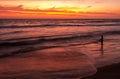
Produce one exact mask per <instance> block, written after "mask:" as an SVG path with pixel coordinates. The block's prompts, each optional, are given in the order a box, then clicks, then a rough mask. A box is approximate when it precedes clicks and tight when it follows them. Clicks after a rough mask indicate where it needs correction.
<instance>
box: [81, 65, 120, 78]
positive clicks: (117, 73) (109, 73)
mask: <svg viewBox="0 0 120 79" xmlns="http://www.w3.org/2000/svg"><path fill="white" fill-rule="evenodd" d="M115 78H117V79H120V63H116V64H112V65H108V66H104V67H100V68H98V71H97V72H96V74H94V75H92V76H89V77H84V78H82V79H115Z"/></svg>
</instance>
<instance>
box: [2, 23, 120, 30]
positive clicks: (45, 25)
mask: <svg viewBox="0 0 120 79" xmlns="http://www.w3.org/2000/svg"><path fill="white" fill-rule="evenodd" d="M54 26H64V27H65V26H69V27H70V26H120V24H43V25H24V26H19V25H18V26H14V25H13V26H0V29H4V28H38V27H40V28H41V27H54Z"/></svg>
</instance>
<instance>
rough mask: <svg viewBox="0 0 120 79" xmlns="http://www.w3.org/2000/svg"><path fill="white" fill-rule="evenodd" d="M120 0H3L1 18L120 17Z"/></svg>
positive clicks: (0, 8)
mask: <svg viewBox="0 0 120 79" xmlns="http://www.w3.org/2000/svg"><path fill="white" fill-rule="evenodd" d="M119 3H120V0H109V1H101V0H94V1H93V0H54V1H53V0H34V1H32V0H26V1H23V0H21V1H17V0H9V1H8V0H1V1H0V18H120V7H119Z"/></svg>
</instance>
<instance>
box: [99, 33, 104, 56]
mask: <svg viewBox="0 0 120 79" xmlns="http://www.w3.org/2000/svg"><path fill="white" fill-rule="evenodd" d="M100 42H101V56H103V55H104V50H103V46H104V37H103V35H101V39H100Z"/></svg>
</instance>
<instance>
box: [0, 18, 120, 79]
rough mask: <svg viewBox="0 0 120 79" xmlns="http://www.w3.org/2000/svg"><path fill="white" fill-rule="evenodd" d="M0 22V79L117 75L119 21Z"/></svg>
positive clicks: (26, 20) (24, 20)
mask: <svg viewBox="0 0 120 79" xmlns="http://www.w3.org/2000/svg"><path fill="white" fill-rule="evenodd" d="M0 21H1V24H0V79H79V78H80V79H81V78H85V77H88V79H89V78H93V77H96V78H97V77H99V75H100V76H101V75H102V73H105V75H108V74H110V75H111V74H113V75H111V76H114V78H115V76H116V74H115V72H117V71H118V72H119V69H118V70H117V71H115V70H116V69H117V68H118V66H119V64H117V65H116V67H114V66H115V65H114V64H116V63H120V52H119V51H120V27H119V26H120V20H116V19H1V20H0ZM101 35H103V37H104V39H103V40H104V41H103V47H102V48H103V49H102V50H101V41H100V39H101ZM107 68H108V69H107ZM109 70H111V71H110V72H109ZM114 71H115V72H114ZM108 72H109V73H108ZM106 73H108V74H106ZM97 74H98V75H97ZM114 74H115V75H114ZM118 74H119V73H118ZM96 75H97V76H96ZM91 76H92V77H91ZM101 77H103V78H104V74H103V76H101ZM106 78H107V77H106ZM98 79H99V78H98Z"/></svg>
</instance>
